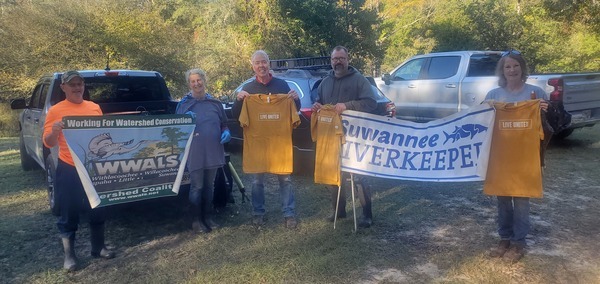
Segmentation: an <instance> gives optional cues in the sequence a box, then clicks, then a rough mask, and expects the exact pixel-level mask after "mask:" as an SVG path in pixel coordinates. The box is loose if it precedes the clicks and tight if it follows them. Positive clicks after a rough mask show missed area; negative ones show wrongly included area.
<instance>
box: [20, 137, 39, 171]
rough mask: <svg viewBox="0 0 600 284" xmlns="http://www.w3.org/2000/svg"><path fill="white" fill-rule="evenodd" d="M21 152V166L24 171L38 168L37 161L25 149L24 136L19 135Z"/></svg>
mask: <svg viewBox="0 0 600 284" xmlns="http://www.w3.org/2000/svg"><path fill="white" fill-rule="evenodd" d="M19 153H20V155H21V168H22V169H23V170H24V171H31V170H35V169H36V168H38V165H37V163H36V162H35V160H34V159H33V158H31V156H29V155H27V150H26V149H25V142H24V141H23V136H19Z"/></svg>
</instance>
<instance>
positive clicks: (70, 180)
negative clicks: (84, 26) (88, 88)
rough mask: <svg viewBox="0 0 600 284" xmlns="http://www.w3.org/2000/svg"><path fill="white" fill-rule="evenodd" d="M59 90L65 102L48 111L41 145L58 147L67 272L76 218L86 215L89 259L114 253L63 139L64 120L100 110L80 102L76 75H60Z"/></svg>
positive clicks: (73, 260) (73, 261) (71, 266)
mask: <svg viewBox="0 0 600 284" xmlns="http://www.w3.org/2000/svg"><path fill="white" fill-rule="evenodd" d="M60 88H61V89H62V90H63V92H64V93H65V96H66V99H65V100H63V101H61V102H59V103H57V104H55V105H53V106H52V107H50V109H49V110H48V114H47V116H46V122H45V123H44V133H43V137H44V139H43V142H44V145H45V146H46V147H48V148H52V147H54V146H56V145H58V165H57V166H56V181H55V185H56V188H55V190H56V200H57V201H58V203H57V205H58V207H59V212H60V215H59V217H58V222H56V225H57V227H58V231H59V232H60V237H61V240H62V244H63V249H64V253H65V258H64V263H63V268H64V269H66V270H68V271H74V270H76V269H77V257H76V256H75V233H76V232H77V228H78V225H79V214H80V213H81V212H82V211H87V212H88V213H89V224H90V238H91V244H92V250H91V255H92V257H95V258H105V259H109V258H113V257H114V256H115V253H114V252H113V251H111V250H109V249H108V248H107V247H106V245H105V244H104V222H105V212H104V211H105V208H104V207H100V208H95V209H91V207H90V203H89V201H88V199H87V197H86V194H85V191H84V189H83V185H82V184H81V180H80V179H79V175H78V174H77V170H76V169H75V163H74V162H73V158H72V157H71V153H70V152H69V148H68V146H67V141H66V140H65V136H64V135H63V132H62V130H63V128H64V126H65V125H64V123H63V121H62V119H63V117H64V116H89V115H102V110H101V109H100V106H98V105H97V104H96V103H94V102H91V101H86V100H84V99H83V92H84V90H85V84H84V81H83V77H81V75H80V74H79V72H77V71H68V72H65V73H64V74H62V76H61V84H60Z"/></svg>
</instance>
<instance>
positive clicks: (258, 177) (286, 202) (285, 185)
mask: <svg viewBox="0 0 600 284" xmlns="http://www.w3.org/2000/svg"><path fill="white" fill-rule="evenodd" d="M277 179H278V180H279V195H280V196H281V207H282V212H283V217H294V215H296V212H295V207H296V202H295V201H294V192H293V191H292V179H291V177H290V175H277ZM252 207H253V209H254V210H253V211H254V212H253V215H265V212H266V210H265V174H264V173H262V174H254V181H253V182H252Z"/></svg>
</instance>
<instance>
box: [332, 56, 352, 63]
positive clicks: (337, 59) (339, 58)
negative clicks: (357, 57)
mask: <svg viewBox="0 0 600 284" xmlns="http://www.w3.org/2000/svg"><path fill="white" fill-rule="evenodd" d="M347 59H348V58H346V57H331V61H333V62H337V61H346V60H347Z"/></svg>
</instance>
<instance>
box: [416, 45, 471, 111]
mask: <svg viewBox="0 0 600 284" xmlns="http://www.w3.org/2000/svg"><path fill="white" fill-rule="evenodd" d="M460 61H461V57H460V56H459V55H456V56H435V57H430V58H429V60H428V61H427V63H426V65H425V67H424V68H423V69H424V72H423V73H422V80H421V82H422V83H421V85H420V86H419V90H418V94H419V97H420V103H419V109H418V114H419V116H420V117H422V118H423V119H424V120H425V121H429V120H434V119H438V118H442V117H446V116H448V115H451V114H453V113H456V112H457V111H458V93H459V87H460V75H459V74H458V67H459V66H460Z"/></svg>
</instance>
